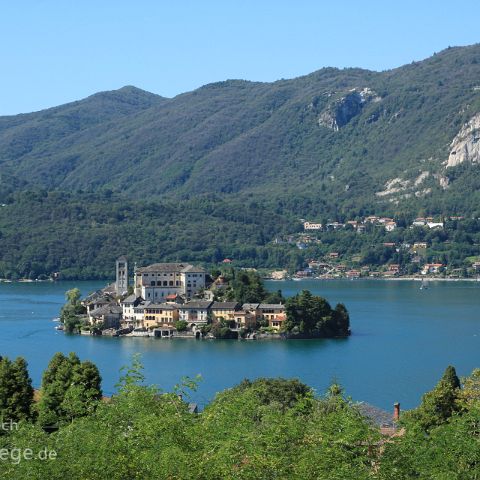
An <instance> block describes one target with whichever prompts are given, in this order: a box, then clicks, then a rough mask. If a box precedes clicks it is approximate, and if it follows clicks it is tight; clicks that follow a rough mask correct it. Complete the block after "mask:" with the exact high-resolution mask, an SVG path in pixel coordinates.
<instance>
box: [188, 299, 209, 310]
mask: <svg viewBox="0 0 480 480" xmlns="http://www.w3.org/2000/svg"><path fill="white" fill-rule="evenodd" d="M212 303H213V302H212V301H209V300H194V301H193V302H188V303H186V304H185V305H182V306H181V308H182V309H193V308H198V309H201V308H208V307H209V306H210V305H211V304H212Z"/></svg>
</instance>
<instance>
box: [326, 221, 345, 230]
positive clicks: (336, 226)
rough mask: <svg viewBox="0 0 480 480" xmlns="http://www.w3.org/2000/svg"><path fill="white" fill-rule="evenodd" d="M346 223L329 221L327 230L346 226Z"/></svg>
mask: <svg viewBox="0 0 480 480" xmlns="http://www.w3.org/2000/svg"><path fill="white" fill-rule="evenodd" d="M344 227H345V224H344V223H340V222H331V223H327V230H338V229H339V228H344Z"/></svg>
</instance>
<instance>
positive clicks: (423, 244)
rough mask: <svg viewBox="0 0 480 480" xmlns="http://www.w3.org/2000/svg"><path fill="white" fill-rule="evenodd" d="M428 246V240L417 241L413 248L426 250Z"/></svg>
mask: <svg viewBox="0 0 480 480" xmlns="http://www.w3.org/2000/svg"><path fill="white" fill-rule="evenodd" d="M427 247H428V244H427V243H426V242H415V243H414V244H413V250H425V249H426V248H427Z"/></svg>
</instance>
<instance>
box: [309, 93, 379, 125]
mask: <svg viewBox="0 0 480 480" xmlns="http://www.w3.org/2000/svg"><path fill="white" fill-rule="evenodd" d="M380 100H381V98H380V97H379V96H378V95H377V94H376V93H375V92H374V91H372V90H371V89H370V88H368V87H367V88H364V89H363V90H358V89H356V88H354V89H352V90H351V91H350V92H349V93H348V94H347V95H345V96H343V97H341V98H339V99H338V100H336V101H335V102H333V103H332V105H330V106H329V107H328V108H327V109H326V110H325V111H324V112H323V113H322V114H321V115H320V116H319V118H318V124H319V125H320V126H323V127H327V128H330V129H332V130H334V131H336V132H337V131H338V130H339V129H340V128H341V127H343V126H345V125H346V124H347V123H348V122H349V121H350V120H351V119H352V118H353V117H355V116H357V115H358V114H359V113H361V111H362V109H363V107H364V106H365V105H366V104H367V103H370V102H379V101H380Z"/></svg>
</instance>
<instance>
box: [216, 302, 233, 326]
mask: <svg viewBox="0 0 480 480" xmlns="http://www.w3.org/2000/svg"><path fill="white" fill-rule="evenodd" d="M210 310H211V312H212V320H213V321H214V322H215V321H220V320H222V319H223V320H226V321H227V322H228V321H232V320H235V314H236V312H238V311H239V310H240V305H239V304H238V303H237V302H213V305H212V306H211V307H210Z"/></svg>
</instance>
